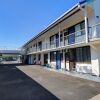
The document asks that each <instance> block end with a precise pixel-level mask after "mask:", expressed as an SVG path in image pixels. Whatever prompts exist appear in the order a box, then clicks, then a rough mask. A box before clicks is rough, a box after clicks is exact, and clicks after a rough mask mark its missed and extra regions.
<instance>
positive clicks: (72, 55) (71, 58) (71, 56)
mask: <svg viewBox="0 0 100 100" xmlns="http://www.w3.org/2000/svg"><path fill="white" fill-rule="evenodd" d="M68 53H69V70H70V71H74V70H75V66H76V61H75V58H76V49H69V50H68Z"/></svg>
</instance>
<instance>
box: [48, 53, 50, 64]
mask: <svg viewBox="0 0 100 100" xmlns="http://www.w3.org/2000/svg"><path fill="white" fill-rule="evenodd" d="M48 64H50V52H48Z"/></svg>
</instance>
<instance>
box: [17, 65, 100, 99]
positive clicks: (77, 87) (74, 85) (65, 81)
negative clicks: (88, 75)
mask: <svg viewBox="0 0 100 100" xmlns="http://www.w3.org/2000/svg"><path fill="white" fill-rule="evenodd" d="M17 68H18V69H19V70H21V71H22V72H24V73H25V74H26V75H28V76H29V77H31V78H32V80H33V81H35V82H37V83H38V84H40V85H41V86H42V87H44V88H46V89H47V90H48V91H49V92H50V93H52V94H53V95H55V96H56V97H57V98H58V99H60V100H91V99H92V98H93V97H94V96H96V95H99V94H100V83H97V82H93V81H88V80H84V79H80V78H76V77H73V76H68V75H65V74H60V73H57V72H52V71H49V70H46V69H44V68H43V67H40V66H33V65H31V66H18V67H17ZM33 95H34V93H33ZM40 100H41V99H40ZM44 100H47V99H44ZM51 100H53V99H51ZM93 100H94V99H93Z"/></svg>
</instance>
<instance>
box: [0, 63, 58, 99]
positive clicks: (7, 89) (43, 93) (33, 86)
mask: <svg viewBox="0 0 100 100" xmlns="http://www.w3.org/2000/svg"><path fill="white" fill-rule="evenodd" d="M0 100H59V99H58V98H57V97H56V96H54V95H53V94H52V93H50V92H49V91H48V90H46V89H45V88H44V87H42V86H41V85H40V84H38V83H37V82H36V81H34V80H33V79H31V78H30V77H28V76H27V75H26V74H24V73H23V72H21V71H20V70H19V69H17V68H16V65H0Z"/></svg>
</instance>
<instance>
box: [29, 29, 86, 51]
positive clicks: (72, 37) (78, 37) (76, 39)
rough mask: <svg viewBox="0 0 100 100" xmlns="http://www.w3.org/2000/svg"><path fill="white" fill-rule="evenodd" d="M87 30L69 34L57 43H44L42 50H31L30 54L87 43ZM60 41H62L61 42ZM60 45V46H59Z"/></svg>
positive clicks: (57, 40)
mask: <svg viewBox="0 0 100 100" xmlns="http://www.w3.org/2000/svg"><path fill="white" fill-rule="evenodd" d="M85 39H86V37H85V29H82V30H79V31H77V32H74V33H71V34H68V35H66V36H64V37H62V38H60V39H59V38H58V39H56V40H55V41H50V42H46V43H42V46H41V48H40V47H37V48H35V49H30V50H29V52H37V51H42V50H48V49H55V48H58V47H62V46H67V45H71V44H75V43H80V42H85ZM59 40H61V41H60V42H59ZM59 43H60V45H59Z"/></svg>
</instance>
